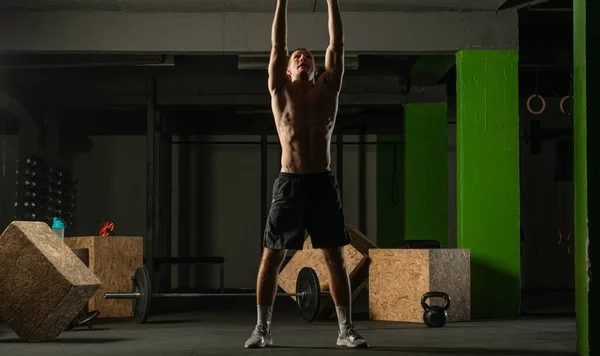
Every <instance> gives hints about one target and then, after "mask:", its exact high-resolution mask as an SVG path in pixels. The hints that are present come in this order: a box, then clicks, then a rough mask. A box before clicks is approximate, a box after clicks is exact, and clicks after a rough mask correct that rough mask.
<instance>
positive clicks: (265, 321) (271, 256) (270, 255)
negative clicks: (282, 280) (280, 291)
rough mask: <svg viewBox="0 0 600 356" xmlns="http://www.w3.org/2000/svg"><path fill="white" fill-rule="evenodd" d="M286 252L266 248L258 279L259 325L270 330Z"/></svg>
mask: <svg viewBox="0 0 600 356" xmlns="http://www.w3.org/2000/svg"><path fill="white" fill-rule="evenodd" d="M285 253H286V250H274V249H270V248H268V247H265V248H264V250H263V255H262V259H261V261H260V266H259V269H258V278H257V279H256V306H257V309H258V316H257V317H258V320H257V325H261V326H263V327H265V328H266V329H267V330H270V327H271V316H272V315H273V304H275V295H276V294H277V279H278V277H279V269H280V268H281V264H282V263H283V259H284V257H285Z"/></svg>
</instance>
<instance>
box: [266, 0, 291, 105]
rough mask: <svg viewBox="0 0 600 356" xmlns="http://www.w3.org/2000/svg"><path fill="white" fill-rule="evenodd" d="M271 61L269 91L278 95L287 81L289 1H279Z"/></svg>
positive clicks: (272, 33)
mask: <svg viewBox="0 0 600 356" xmlns="http://www.w3.org/2000/svg"><path fill="white" fill-rule="evenodd" d="M271 45H272V48H271V60H270V62H269V91H270V92H271V95H274V94H277V93H278V92H279V91H280V90H281V88H282V87H283V86H284V85H285V83H286V80H287V74H286V68H287V63H288V49H287V0H278V1H277V8H276V9H275V18H274V19H273V28H272V32H271Z"/></svg>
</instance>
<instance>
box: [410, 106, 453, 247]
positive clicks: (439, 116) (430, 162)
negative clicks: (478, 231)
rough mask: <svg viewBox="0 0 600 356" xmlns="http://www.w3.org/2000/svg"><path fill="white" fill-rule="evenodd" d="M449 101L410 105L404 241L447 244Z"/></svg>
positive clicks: (443, 245) (444, 245)
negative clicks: (428, 241) (431, 241)
mask: <svg viewBox="0 0 600 356" xmlns="http://www.w3.org/2000/svg"><path fill="white" fill-rule="evenodd" d="M447 112H448V109H447V104H446V103H427V104H425V103H423V104H408V105H406V109H405V134H404V137H405V139H404V141H405V144H404V147H405V152H404V172H403V174H404V177H405V178H404V192H405V193H404V236H405V240H437V241H439V242H440V244H441V246H442V247H447V246H448V129H447V128H448V118H447V116H448V115H447Z"/></svg>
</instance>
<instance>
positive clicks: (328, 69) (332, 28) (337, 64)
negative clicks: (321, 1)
mask: <svg viewBox="0 0 600 356" xmlns="http://www.w3.org/2000/svg"><path fill="white" fill-rule="evenodd" d="M327 9H328V12H329V47H327V53H326V54H325V74H326V75H327V83H329V85H330V86H331V87H332V88H333V89H334V90H336V91H339V90H340V89H341V87H342V78H343V76H344V25H343V24H342V15H341V14H340V5H339V2H338V0H327Z"/></svg>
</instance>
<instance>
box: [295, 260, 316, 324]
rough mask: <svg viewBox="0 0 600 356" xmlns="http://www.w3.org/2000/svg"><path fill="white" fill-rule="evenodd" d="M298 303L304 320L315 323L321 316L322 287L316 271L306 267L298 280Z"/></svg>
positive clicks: (301, 271) (299, 274)
mask: <svg viewBox="0 0 600 356" xmlns="http://www.w3.org/2000/svg"><path fill="white" fill-rule="evenodd" d="M296 293H298V296H297V297H296V303H297V304H298V308H299V309H300V315H301V316H302V319H304V320H305V321H307V322H311V321H314V320H315V319H316V318H317V314H319V309H320V301H321V300H320V298H321V296H320V295H321V285H320V284H319V277H318V276H317V273H316V272H315V270H314V269H312V268H310V267H304V268H302V269H301V270H300V273H298V278H297V279H296Z"/></svg>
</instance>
